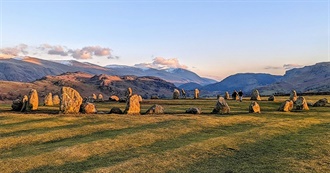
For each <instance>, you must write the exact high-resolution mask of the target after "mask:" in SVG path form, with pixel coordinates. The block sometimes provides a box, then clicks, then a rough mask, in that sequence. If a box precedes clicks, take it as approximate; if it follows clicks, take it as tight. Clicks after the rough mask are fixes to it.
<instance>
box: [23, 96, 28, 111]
mask: <svg viewBox="0 0 330 173" xmlns="http://www.w3.org/2000/svg"><path fill="white" fill-rule="evenodd" d="M28 102H29V97H28V96H27V95H24V97H23V99H22V103H23V105H22V108H21V112H25V111H26V109H27V105H28Z"/></svg>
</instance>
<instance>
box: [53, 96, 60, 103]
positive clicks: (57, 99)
mask: <svg viewBox="0 0 330 173" xmlns="http://www.w3.org/2000/svg"><path fill="white" fill-rule="evenodd" d="M60 102H61V100H60V97H59V96H58V95H54V96H53V105H59V104H60Z"/></svg>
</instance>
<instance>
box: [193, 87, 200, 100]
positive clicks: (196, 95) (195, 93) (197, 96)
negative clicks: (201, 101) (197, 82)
mask: <svg viewBox="0 0 330 173" xmlns="http://www.w3.org/2000/svg"><path fill="white" fill-rule="evenodd" d="M198 98H199V90H198V89H197V88H196V89H195V92H194V99H198Z"/></svg>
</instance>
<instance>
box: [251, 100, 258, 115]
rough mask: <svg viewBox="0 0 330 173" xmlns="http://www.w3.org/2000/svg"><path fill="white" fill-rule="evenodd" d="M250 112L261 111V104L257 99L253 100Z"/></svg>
mask: <svg viewBox="0 0 330 173" xmlns="http://www.w3.org/2000/svg"><path fill="white" fill-rule="evenodd" d="M249 113H260V106H259V104H258V103H257V102H256V101H253V102H251V104H250V106H249Z"/></svg>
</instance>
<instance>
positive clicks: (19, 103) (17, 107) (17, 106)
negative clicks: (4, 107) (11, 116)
mask: <svg viewBox="0 0 330 173" xmlns="http://www.w3.org/2000/svg"><path fill="white" fill-rule="evenodd" d="M23 100H24V102H27V101H28V98H27V96H26V95H25V96H24V97H23V98H21V99H16V100H13V103H12V105H11V108H12V110H13V111H21V110H22V107H23ZM25 106H26V103H25Z"/></svg>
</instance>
